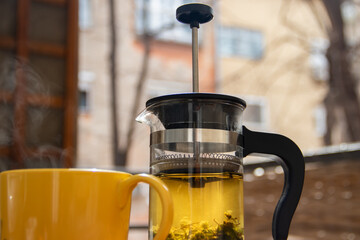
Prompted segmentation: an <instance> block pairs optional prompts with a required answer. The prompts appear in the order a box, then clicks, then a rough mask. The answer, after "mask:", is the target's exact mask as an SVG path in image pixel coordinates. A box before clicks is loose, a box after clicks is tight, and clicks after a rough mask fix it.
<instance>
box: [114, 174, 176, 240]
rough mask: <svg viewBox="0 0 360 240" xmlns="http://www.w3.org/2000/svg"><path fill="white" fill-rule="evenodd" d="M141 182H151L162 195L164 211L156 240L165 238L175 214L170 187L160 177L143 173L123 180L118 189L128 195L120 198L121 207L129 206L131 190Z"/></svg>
mask: <svg viewBox="0 0 360 240" xmlns="http://www.w3.org/2000/svg"><path fill="white" fill-rule="evenodd" d="M139 182H143V183H147V184H149V185H150V186H151V187H153V188H154V189H155V190H156V191H157V192H158V194H159V196H160V200H161V204H162V206H163V207H162V209H163V211H162V216H161V222H160V227H159V231H158V232H157V233H156V235H155V237H154V240H165V239H166V238H167V236H168V234H169V231H170V229H171V225H172V221H173V215H174V204H173V201H172V198H171V194H170V192H169V189H168V188H167V187H166V185H165V184H164V183H163V182H162V181H161V180H160V179H158V178H157V177H155V176H152V175H149V174H145V173H141V174H137V175H133V176H130V177H129V178H127V179H125V180H123V181H121V182H120V184H119V188H118V190H119V191H121V192H122V193H123V194H125V196H126V197H124V198H120V203H119V204H120V208H124V207H126V206H127V203H128V201H130V195H131V192H132V191H133V190H134V188H135V187H136V185H137V184H138V183H139Z"/></svg>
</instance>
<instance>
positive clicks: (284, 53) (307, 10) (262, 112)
mask: <svg viewBox="0 0 360 240" xmlns="http://www.w3.org/2000/svg"><path fill="white" fill-rule="evenodd" d="M312 2H313V4H315V5H316V6H315V7H316V9H317V10H319V11H323V8H322V6H321V5H319V4H317V3H318V2H314V1H312ZM219 5H220V14H219V16H220V20H219V24H220V25H221V26H220V36H218V39H219V42H220V43H219V57H220V60H219V66H220V70H219V72H220V79H221V88H222V89H221V91H223V92H225V93H227V94H232V95H237V96H240V97H242V98H244V99H245V100H246V101H247V103H248V109H246V110H245V121H246V122H247V123H246V124H247V126H248V127H249V128H252V129H258V130H262V131H269V132H276V133H280V134H283V135H285V136H288V137H289V138H291V139H293V140H294V141H295V142H296V143H297V144H298V145H299V146H300V148H301V149H303V150H308V149H313V148H317V147H321V146H323V142H322V138H323V135H324V134H325V131H326V112H325V110H324V107H323V106H322V101H323V99H324V96H325V94H326V91H327V83H326V82H327V80H328V76H327V74H328V73H327V71H328V69H327V60H326V57H325V53H326V49H327V45H328V41H327V39H326V35H325V34H324V29H323V28H322V26H321V25H319V22H318V19H317V17H318V16H316V14H314V11H313V9H312V7H313V6H311V5H310V4H309V3H307V2H304V1H289V2H287V1H281V0H273V1H263V0H255V1H245V0H240V1H234V0H223V1H220V3H219ZM318 14H320V13H318ZM321 14H323V12H322V13H321Z"/></svg>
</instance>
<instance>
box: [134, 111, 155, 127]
mask: <svg viewBox="0 0 360 240" xmlns="http://www.w3.org/2000/svg"><path fill="white" fill-rule="evenodd" d="M150 115H152V113H151V112H149V111H148V110H147V109H145V110H143V111H142V112H141V113H139V115H138V116H137V117H136V118H135V120H136V121H137V122H139V123H145V124H147V125H149V126H151V120H150V119H151V116H150Z"/></svg>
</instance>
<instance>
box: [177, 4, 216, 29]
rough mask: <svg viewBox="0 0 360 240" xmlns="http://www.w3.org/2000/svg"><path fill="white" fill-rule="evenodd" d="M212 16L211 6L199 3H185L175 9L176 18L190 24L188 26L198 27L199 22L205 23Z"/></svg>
mask: <svg viewBox="0 0 360 240" xmlns="http://www.w3.org/2000/svg"><path fill="white" fill-rule="evenodd" d="M213 17H214V16H213V10H212V8H211V7H210V6H208V5H205V4H201V3H190V4H185V5H182V6H180V7H178V8H177V9H176V19H177V20H178V21H179V22H182V23H185V24H190V28H193V27H197V28H199V27H200V25H199V24H202V23H207V22H209V21H211V20H212V19H213Z"/></svg>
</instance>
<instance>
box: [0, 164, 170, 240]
mask: <svg viewBox="0 0 360 240" xmlns="http://www.w3.org/2000/svg"><path fill="white" fill-rule="evenodd" d="M139 182H145V183H148V184H150V186H151V187H153V188H154V189H156V191H157V192H158V193H159V196H160V197H161V199H162V204H163V209H164V211H163V215H162V223H161V225H160V230H159V232H158V233H157V235H156V238H155V239H158V240H162V239H165V238H166V237H167V235H168V232H169V230H170V227H171V223H172V218H173V204H172V201H171V197H170V193H169V191H168V190H167V188H166V186H165V185H164V184H163V183H162V182H161V181H160V180H159V179H157V178H156V177H153V176H151V175H147V174H139V175H131V174H129V173H124V172H115V171H103V170H78V169H27V170H12V171H5V172H2V173H1V174H0V204H1V207H0V219H1V228H2V229H1V233H0V235H1V237H0V239H1V240H5V239H6V240H65V239H66V240H82V239H84V240H125V239H127V234H128V229H129V216H130V205H131V192H132V190H133V189H134V188H135V186H136V185H137V183H139Z"/></svg>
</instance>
